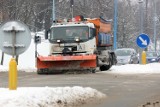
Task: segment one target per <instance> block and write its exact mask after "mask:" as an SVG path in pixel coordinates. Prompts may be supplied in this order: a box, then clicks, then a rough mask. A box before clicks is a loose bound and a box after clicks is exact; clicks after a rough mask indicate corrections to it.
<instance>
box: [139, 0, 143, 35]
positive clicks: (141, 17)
mask: <svg viewBox="0 0 160 107" xmlns="http://www.w3.org/2000/svg"><path fill="white" fill-rule="evenodd" d="M139 12H140V34H142V33H143V0H139Z"/></svg>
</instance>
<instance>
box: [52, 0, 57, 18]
mask: <svg viewBox="0 0 160 107" xmlns="http://www.w3.org/2000/svg"><path fill="white" fill-rule="evenodd" d="M55 19H56V16H55V0H53V8H52V21H54V20H55Z"/></svg>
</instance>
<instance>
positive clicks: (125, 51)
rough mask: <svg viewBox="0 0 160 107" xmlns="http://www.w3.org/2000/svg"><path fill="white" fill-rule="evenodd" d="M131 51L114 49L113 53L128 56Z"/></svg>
mask: <svg viewBox="0 0 160 107" xmlns="http://www.w3.org/2000/svg"><path fill="white" fill-rule="evenodd" d="M131 53H132V51H131V50H123V49H120V50H116V51H115V54H116V55H117V56H130V55H131Z"/></svg>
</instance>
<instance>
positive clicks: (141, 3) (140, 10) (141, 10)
mask: <svg viewBox="0 0 160 107" xmlns="http://www.w3.org/2000/svg"><path fill="white" fill-rule="evenodd" d="M138 3H139V12H140V14H139V15H140V34H142V33H143V0H139V1H138ZM142 51H143V50H142V49H140V50H139V53H140V55H139V63H140V64H142V60H141V59H142V55H141V53H142Z"/></svg>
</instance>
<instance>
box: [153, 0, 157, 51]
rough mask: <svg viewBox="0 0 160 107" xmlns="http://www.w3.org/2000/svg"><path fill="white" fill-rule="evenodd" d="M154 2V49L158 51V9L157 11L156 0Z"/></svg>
mask: <svg viewBox="0 0 160 107" xmlns="http://www.w3.org/2000/svg"><path fill="white" fill-rule="evenodd" d="M153 2H154V50H155V51H156V47H157V40H156V35H157V34H156V33H157V32H156V28H157V26H156V21H157V11H156V0H154V1H153Z"/></svg>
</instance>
